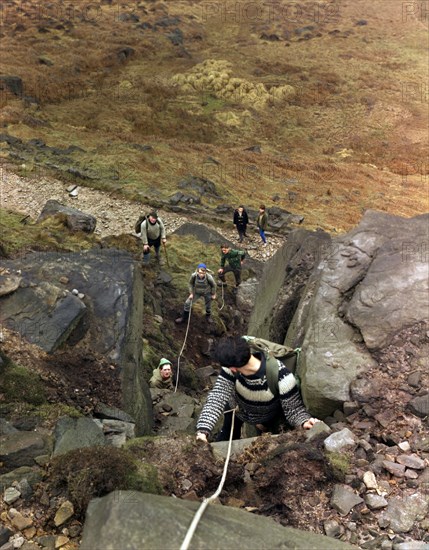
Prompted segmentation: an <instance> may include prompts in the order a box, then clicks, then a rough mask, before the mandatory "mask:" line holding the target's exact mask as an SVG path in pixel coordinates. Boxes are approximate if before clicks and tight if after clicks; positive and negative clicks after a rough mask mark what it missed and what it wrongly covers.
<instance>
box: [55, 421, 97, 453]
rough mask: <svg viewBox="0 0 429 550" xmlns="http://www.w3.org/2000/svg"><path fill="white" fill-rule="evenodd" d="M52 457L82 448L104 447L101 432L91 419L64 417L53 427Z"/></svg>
mask: <svg viewBox="0 0 429 550" xmlns="http://www.w3.org/2000/svg"><path fill="white" fill-rule="evenodd" d="M54 435H55V446H54V455H62V454H64V453H67V452H69V451H72V450H74V449H81V448H82V447H95V446H104V445H106V439H105V437H104V434H103V430H102V429H101V428H100V427H99V426H98V425H97V424H96V423H95V422H94V420H92V418H85V417H83V418H70V417H69V416H64V417H62V418H60V419H59V420H58V422H57V423H56V426H55V432H54Z"/></svg>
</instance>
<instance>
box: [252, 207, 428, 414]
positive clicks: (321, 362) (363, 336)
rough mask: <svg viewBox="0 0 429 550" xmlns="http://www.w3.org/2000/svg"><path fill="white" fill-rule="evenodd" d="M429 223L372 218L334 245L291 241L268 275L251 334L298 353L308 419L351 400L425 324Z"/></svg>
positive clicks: (297, 237)
mask: <svg viewBox="0 0 429 550" xmlns="http://www.w3.org/2000/svg"><path fill="white" fill-rule="evenodd" d="M428 222H429V216H428V215H424V216H417V217H415V218H412V219H403V218H399V217H397V216H391V215H388V214H384V213H379V212H372V211H369V212H367V213H366V214H365V216H364V218H363V219H362V221H361V223H360V224H359V226H358V227H357V228H356V229H354V230H353V231H351V232H350V233H348V234H346V235H344V236H342V237H338V238H336V239H334V240H333V241H332V242H331V243H329V239H328V238H327V237H326V236H323V234H317V233H313V234H308V233H307V232H299V231H298V232H293V233H291V234H290V236H289V239H288V243H287V244H286V245H285V246H284V247H283V249H281V250H279V252H278V253H277V254H276V256H275V257H274V258H273V260H272V261H271V262H270V263H269V265H267V267H266V268H265V270H264V274H263V277H262V279H261V281H260V284H259V287H258V291H257V299H256V303H255V308H254V311H253V313H252V316H251V319H250V323H249V333H251V334H256V335H258V336H261V337H265V338H268V339H272V340H275V341H277V342H280V343H283V342H284V343H285V344H287V345H289V346H291V347H297V346H299V347H302V350H303V351H302V353H301V357H300V362H299V367H298V375H299V377H300V378H301V383H302V385H301V388H302V394H303V397H304V400H305V402H306V404H307V406H308V407H309V409H310V410H311V412H312V413H313V414H315V415H318V416H320V417H325V416H327V415H329V414H331V413H332V412H333V411H334V410H335V409H336V408H338V407H340V406H341V405H342V403H343V402H344V401H347V400H349V399H350V385H351V383H352V382H353V381H354V380H356V378H357V377H358V376H359V375H360V374H362V373H364V372H367V371H368V369H370V368H373V367H374V366H375V365H376V363H375V361H374V358H373V356H372V352H373V351H374V350H379V349H382V348H384V347H385V346H386V345H388V344H389V343H390V342H391V341H392V338H393V336H394V335H395V334H396V333H398V332H399V331H401V330H402V329H404V328H405V327H408V326H414V325H416V324H418V323H420V322H424V321H427V320H428V317H429V316H428V309H427V296H428V291H429V287H428V281H429V272H428V263H427V258H426V255H427V250H426V247H427V242H428V231H429V230H428V227H429V224H428ZM311 239H313V241H311ZM310 242H313V244H315V249H314V248H313V251H311V247H310V246H309V243H310ZM309 248H310V250H309ZM277 296H278V299H277ZM286 332H287V333H286Z"/></svg>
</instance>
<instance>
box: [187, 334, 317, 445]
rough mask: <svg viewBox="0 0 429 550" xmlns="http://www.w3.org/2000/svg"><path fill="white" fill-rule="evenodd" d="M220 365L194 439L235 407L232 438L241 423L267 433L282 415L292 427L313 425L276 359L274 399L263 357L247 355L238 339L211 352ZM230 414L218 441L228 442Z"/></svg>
mask: <svg viewBox="0 0 429 550" xmlns="http://www.w3.org/2000/svg"><path fill="white" fill-rule="evenodd" d="M215 356H216V359H217V361H218V362H219V363H220V364H221V365H222V369H221V372H220V374H219V376H218V378H217V380H216V384H215V386H214V388H213V390H212V391H211V392H210V393H209V395H208V398H207V402H206V404H205V405H204V407H203V410H202V411H201V414H200V417H199V419H198V422H197V439H200V440H202V441H207V438H208V436H209V435H210V434H211V432H212V430H213V429H214V427H215V425H216V423H217V421H218V420H219V418H220V416H221V415H222V413H223V412H224V410H230V409H231V408H235V407H236V406H238V412H237V413H236V417H235V421H234V433H233V439H239V438H240V435H241V427H242V425H243V423H244V422H248V423H249V424H253V425H255V426H256V427H257V428H258V429H259V430H260V432H263V431H271V430H272V428H273V426H274V425H275V424H276V422H277V421H278V419H279V417H282V416H284V418H285V419H286V421H287V423H288V424H289V425H290V426H292V427H299V426H302V427H303V428H304V429H310V428H311V427H312V426H313V425H314V424H315V423H316V422H319V420H318V419H317V418H313V417H312V416H311V414H310V413H309V412H308V411H307V410H306V408H305V405H304V403H303V401H302V398H301V395H300V393H299V389H298V386H297V384H296V380H295V376H294V375H293V374H292V373H291V372H289V371H288V370H287V368H286V367H285V366H284V365H283V363H282V362H281V361H279V360H277V361H278V366H279V373H278V390H279V394H278V395H277V396H275V395H274V394H273V393H272V392H271V390H270V387H269V385H268V381H267V373H266V358H265V355H264V354H263V353H262V352H261V353H260V352H251V350H250V346H249V344H248V342H247V341H246V340H245V339H244V338H241V337H234V338H224V339H222V340H221V341H220V342H219V344H218V346H217V348H216V352H215ZM231 420H232V412H230V413H226V414H225V420H224V426H223V428H222V430H221V432H220V434H219V436H218V439H217V440H218V441H225V440H227V439H229V433H230V429H231Z"/></svg>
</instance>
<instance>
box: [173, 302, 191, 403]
mask: <svg viewBox="0 0 429 550" xmlns="http://www.w3.org/2000/svg"><path fill="white" fill-rule="evenodd" d="M191 312H192V300H191V306H190V308H189V315H188V324H187V325H186V332H185V339H184V340H183V345H182V349H181V350H180V353H179V357H178V358H177V372H176V385H175V387H174V393H176V392H177V386H178V385H179V371H180V357H181V355H182V353H183V350H184V349H185V346H186V340H187V339H188V332H189V324H190V322H191Z"/></svg>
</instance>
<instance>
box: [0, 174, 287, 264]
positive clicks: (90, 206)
mask: <svg viewBox="0 0 429 550" xmlns="http://www.w3.org/2000/svg"><path fill="white" fill-rule="evenodd" d="M0 174H1V188H0V207H1V208H5V209H7V210H11V211H15V212H19V213H22V214H23V215H30V216H31V218H33V219H37V217H38V216H39V214H40V212H41V211H42V209H43V207H44V205H45V204H46V202H47V201H48V200H49V199H55V200H57V201H58V202H60V203H61V204H64V205H66V206H70V207H73V208H78V209H79V210H82V211H83V212H86V213H88V214H91V215H93V216H95V218H96V219H97V228H96V230H95V233H96V234H97V235H99V236H100V237H107V236H108V235H120V234H122V233H133V228H134V223H135V221H136V220H137V219H138V217H139V216H140V214H142V213H144V212H149V211H150V210H151V207H150V206H148V205H144V204H141V203H137V202H133V201H129V200H127V199H124V198H118V197H114V196H111V195H110V194H109V193H108V192H104V191H98V190H95V189H90V188H89V187H79V188H78V195H77V197H71V196H70V195H69V193H68V192H67V188H69V186H70V183H63V182H61V181H59V180H57V179H54V178H47V177H39V178H32V177H23V176H20V175H17V174H16V172H15V171H14V167H13V166H10V165H6V164H3V165H0ZM159 212H160V215H161V217H162V220H163V221H164V223H165V226H166V230H167V238H168V234H169V233H172V232H173V231H175V230H176V229H177V228H178V227H180V226H181V225H182V224H184V223H185V222H187V221H193V220H192V218H191V217H189V218H187V217H185V216H180V215H177V214H173V213H171V212H167V211H164V210H159ZM211 227H212V229H214V230H216V231H217V232H218V233H220V234H222V235H223V236H224V237H225V238H226V239H228V240H230V241H232V242H236V240H237V233H236V231H235V228H234V227H233V225H232V223H231V230H225V229H220V228H218V227H214V226H211ZM252 230H253V233H254V235H252V236H251V238H250V239H249V241H247V242H246V243H245V245H246V248H247V249H248V253H249V256H251V257H252V258H255V259H258V260H261V261H266V260H268V259H269V258H270V257H271V256H272V255H273V254H274V252H275V251H276V250H277V249H278V248H279V246H281V244H282V243H283V242H284V238H283V237H271V238H270V239H269V244H268V246H267V247H262V246H261V245H260V238H259V235H258V234H257V233H256V230H255V229H254V228H252ZM251 232H252V231H249V234H250V233H251Z"/></svg>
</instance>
